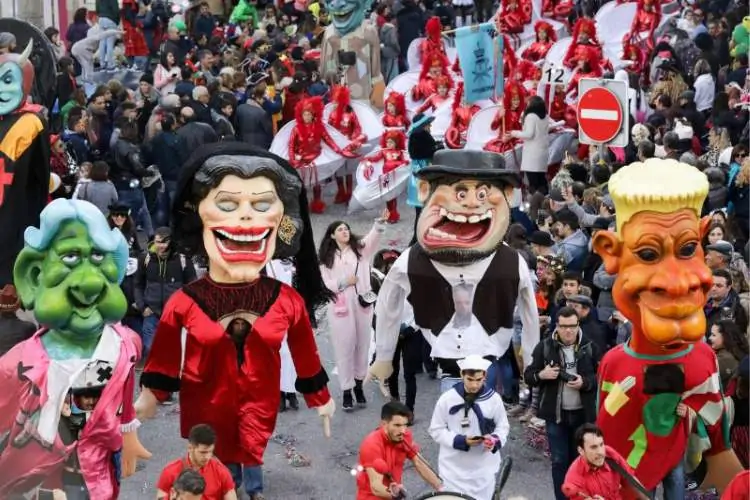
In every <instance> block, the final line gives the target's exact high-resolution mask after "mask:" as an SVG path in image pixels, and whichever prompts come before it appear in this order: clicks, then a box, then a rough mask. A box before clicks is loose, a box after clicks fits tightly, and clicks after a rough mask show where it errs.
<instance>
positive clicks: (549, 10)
mask: <svg viewBox="0 0 750 500" xmlns="http://www.w3.org/2000/svg"><path fill="white" fill-rule="evenodd" d="M571 12H573V0H544V1H543V2H542V13H543V14H544V17H549V18H553V19H557V20H562V21H563V22H565V23H566V24H567V21H568V17H570V14H571Z"/></svg>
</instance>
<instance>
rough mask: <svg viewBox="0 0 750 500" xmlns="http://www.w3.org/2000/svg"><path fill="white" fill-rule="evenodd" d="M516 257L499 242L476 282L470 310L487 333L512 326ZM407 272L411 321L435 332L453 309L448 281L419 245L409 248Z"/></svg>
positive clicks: (447, 320) (444, 323)
mask: <svg viewBox="0 0 750 500" xmlns="http://www.w3.org/2000/svg"><path fill="white" fill-rule="evenodd" d="M519 258H520V257H519V255H518V253H517V252H516V251H515V250H513V249H512V248H510V247H508V246H507V245H501V246H500V248H498V249H497V252H495V256H494V257H493V258H492V262H490V265H489V267H488V268H487V271H486V272H485V273H484V276H482V279H480V280H479V283H477V285H476V290H475V291H474V303H473V312H474V316H476V317H477V319H478V320H479V323H480V324H481V325H482V327H483V328H484V329H485V331H486V332H487V335H493V334H494V333H495V332H496V331H497V330H498V329H500V328H513V311H514V309H515V306H516V298H517V297H518V282H519V275H518V259H519ZM459 272H460V271H459ZM407 274H408V276H409V285H410V287H411V292H410V293H409V296H408V297H407V300H408V301H409V303H410V304H411V306H412V307H413V308H414V321H415V323H416V324H417V326H419V327H421V328H428V329H430V330H431V331H432V333H433V335H439V334H440V332H442V331H443V328H445V325H447V324H448V322H449V321H450V320H451V318H452V317H453V313H454V312H455V306H454V304H453V290H452V288H451V285H450V283H448V282H447V281H446V280H445V278H443V276H442V275H441V274H440V272H438V270H437V269H435V266H434V265H433V264H432V261H431V260H430V258H429V257H428V256H427V254H426V253H425V251H424V250H422V247H420V246H419V245H414V246H412V247H411V249H410V250H409V263H408V266H407Z"/></svg>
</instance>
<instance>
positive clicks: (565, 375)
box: [560, 371, 576, 382]
mask: <svg viewBox="0 0 750 500" xmlns="http://www.w3.org/2000/svg"><path fill="white" fill-rule="evenodd" d="M575 379H576V376H575V375H572V374H570V373H568V372H564V371H561V372H560V380H562V381H563V382H573V381H574V380H575Z"/></svg>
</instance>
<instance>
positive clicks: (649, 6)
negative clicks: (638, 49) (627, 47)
mask: <svg viewBox="0 0 750 500" xmlns="http://www.w3.org/2000/svg"><path fill="white" fill-rule="evenodd" d="M660 22H661V3H659V2H658V1H655V0H638V8H637V10H636V11H635V17H634V18H633V23H632V24H631V25H630V31H629V32H628V33H626V34H625V37H624V38H623V43H625V42H633V41H636V40H638V41H643V42H644V43H645V46H646V48H647V49H648V50H651V49H653V48H654V34H655V33H656V29H657V28H658V27H659V23H660Z"/></svg>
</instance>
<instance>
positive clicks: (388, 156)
mask: <svg viewBox="0 0 750 500" xmlns="http://www.w3.org/2000/svg"><path fill="white" fill-rule="evenodd" d="M364 160H365V165H366V167H365V172H364V176H365V179H367V180H368V181H369V180H370V178H372V176H373V174H374V173H375V168H374V167H373V165H372V162H377V161H382V162H383V175H385V174H387V173H389V172H393V171H394V170H396V169H397V168H398V167H401V166H403V165H408V164H409V160H408V159H407V158H406V135H405V134H404V132H402V131H401V130H386V131H385V133H384V134H383V136H382V137H381V138H380V150H379V151H376V152H375V153H373V154H372V155H370V156H366V157H365V158H364ZM397 203H398V200H397V199H396V198H394V199H392V200H389V201H387V202H385V206H386V208H387V209H388V219H387V221H388V222H389V223H391V224H395V223H396V222H398V221H399V220H401V215H399V213H398V205H397Z"/></svg>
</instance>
